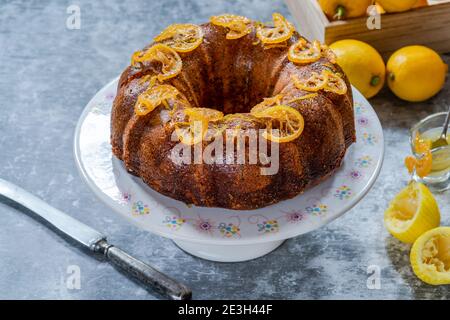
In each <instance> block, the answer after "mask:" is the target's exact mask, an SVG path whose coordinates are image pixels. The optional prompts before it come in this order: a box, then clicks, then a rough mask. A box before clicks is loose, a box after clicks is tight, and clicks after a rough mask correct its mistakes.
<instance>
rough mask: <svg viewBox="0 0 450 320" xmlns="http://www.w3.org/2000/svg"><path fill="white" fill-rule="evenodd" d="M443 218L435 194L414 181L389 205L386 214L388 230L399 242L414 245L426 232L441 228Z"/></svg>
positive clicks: (385, 221)
mask: <svg viewBox="0 0 450 320" xmlns="http://www.w3.org/2000/svg"><path fill="white" fill-rule="evenodd" d="M440 221H441V216H440V213H439V207H438V205H437V202H436V200H435V199H434V197H433V194H432V193H431V192H430V190H428V188H427V187H426V186H425V185H423V184H421V183H418V182H415V181H412V182H410V183H409V184H408V186H407V187H406V188H404V189H403V190H402V191H400V193H399V194H397V195H396V196H395V198H394V199H393V200H392V201H391V203H390V204H389V208H388V209H387V210H386V211H385V212H384V224H385V226H386V228H387V230H388V231H389V232H390V233H391V234H392V235H393V236H394V237H395V238H397V239H398V240H400V241H402V242H405V243H413V242H414V241H415V240H416V239H417V238H418V237H419V236H420V235H421V234H423V233H424V232H426V231H428V230H430V229H433V228H436V227H437V226H439V224H440Z"/></svg>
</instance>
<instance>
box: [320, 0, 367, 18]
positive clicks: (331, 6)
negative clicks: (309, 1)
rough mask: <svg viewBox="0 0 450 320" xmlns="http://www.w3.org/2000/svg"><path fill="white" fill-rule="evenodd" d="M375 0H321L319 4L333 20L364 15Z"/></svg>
mask: <svg viewBox="0 0 450 320" xmlns="http://www.w3.org/2000/svg"><path fill="white" fill-rule="evenodd" d="M372 1H373V0H319V4H320V6H321V8H322V10H323V12H325V14H326V15H327V16H328V18H330V19H332V20H342V19H347V18H355V17H361V16H364V15H365V14H366V12H367V8H368V7H369V6H370V5H372Z"/></svg>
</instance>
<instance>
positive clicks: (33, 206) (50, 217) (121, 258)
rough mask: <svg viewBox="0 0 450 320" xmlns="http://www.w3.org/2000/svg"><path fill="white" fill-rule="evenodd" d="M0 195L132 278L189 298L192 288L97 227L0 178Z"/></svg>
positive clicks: (175, 297) (170, 294)
mask: <svg viewBox="0 0 450 320" xmlns="http://www.w3.org/2000/svg"><path fill="white" fill-rule="evenodd" d="M0 195H3V196H4V197H6V198H8V199H10V200H12V201H13V202H16V203H18V204H20V205H22V206H23V207H25V208H27V209H29V210H31V211H33V212H34V213H36V214H37V215H38V216H39V217H41V218H42V219H44V220H45V221H47V222H48V223H50V224H51V225H52V226H54V227H55V228H56V229H58V230H59V231H61V232H62V233H64V234H66V235H67V236H69V237H70V238H72V239H73V240H75V241H76V242H77V243H79V244H81V245H82V246H84V247H86V248H88V249H89V250H91V251H93V252H96V253H100V254H103V255H104V256H105V257H106V258H107V259H108V260H109V261H110V262H111V263H112V264H113V265H115V266H117V267H119V268H120V269H122V270H123V271H124V272H125V273H126V274H128V275H131V276H132V277H134V278H136V279H137V280H139V281H140V282H142V283H143V284H144V285H145V286H148V287H151V288H152V289H154V290H156V291H158V292H159V293H161V294H162V295H164V296H167V297H169V298H170V299H173V300H189V299H191V296H192V292H191V290H190V289H189V288H188V287H186V286H185V285H183V284H181V283H179V282H177V281H176V280H173V279H172V278H170V277H168V276H166V275H165V274H163V273H161V272H159V271H158V270H156V269H154V268H153V267H151V266H149V265H148V264H146V263H144V262H142V261H140V260H138V259H136V258H133V257H132V256H130V255H129V254H127V253H126V252H124V251H122V250H121V249H119V248H117V247H115V246H113V245H112V244H110V243H108V241H107V240H106V236H104V235H103V234H101V233H100V232H98V231H97V230H94V229H92V228H91V227H89V226H87V225H85V224H84V223H81V222H80V221H78V220H76V219H74V218H72V217H71V216H69V215H67V214H66V213H64V212H62V211H59V210H58V209H56V208H53V207H52V206H50V205H49V204H47V203H45V202H44V201H42V200H41V199H39V198H37V197H36V196H34V195H32V194H31V193H29V192H27V191H25V190H23V189H22V188H19V187H18V186H16V185H14V184H12V183H10V182H8V181H5V180H3V179H1V178H0Z"/></svg>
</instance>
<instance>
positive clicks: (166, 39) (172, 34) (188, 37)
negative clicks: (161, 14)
mask: <svg viewBox="0 0 450 320" xmlns="http://www.w3.org/2000/svg"><path fill="white" fill-rule="evenodd" d="M153 40H154V41H156V42H161V43H162V44H165V45H166V46H168V47H170V48H172V49H173V50H175V51H177V52H190V51H192V50H194V49H196V48H197V47H198V46H199V45H200V44H201V43H202V41H203V31H202V28H201V27H200V26H198V25H195V24H179V23H176V24H172V25H170V26H168V27H167V28H166V29H165V30H164V31H163V32H161V33H160V34H159V35H158V36H156V37H155V38H154V39H153Z"/></svg>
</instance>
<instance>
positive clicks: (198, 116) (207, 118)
mask: <svg viewBox="0 0 450 320" xmlns="http://www.w3.org/2000/svg"><path fill="white" fill-rule="evenodd" d="M183 112H184V114H185V116H186V118H187V121H185V122H177V123H175V133H176V134H177V136H178V139H179V140H180V142H181V143H184V144H187V145H194V144H197V143H199V142H201V141H203V139H204V138H205V136H206V134H207V132H208V125H209V122H211V121H219V120H221V119H222V118H223V113H222V112H220V111H217V110H214V109H210V108H187V109H184V110H183Z"/></svg>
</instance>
